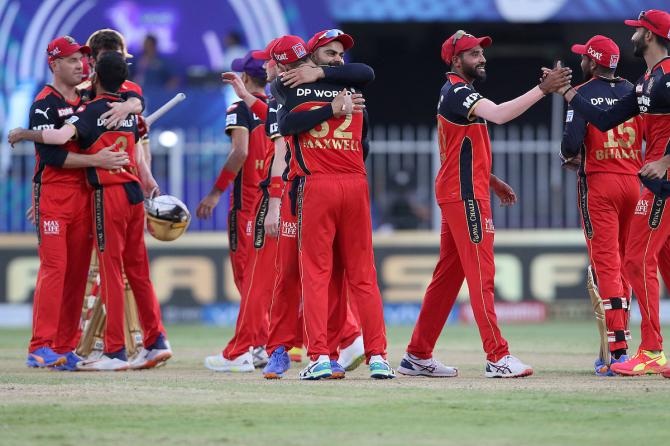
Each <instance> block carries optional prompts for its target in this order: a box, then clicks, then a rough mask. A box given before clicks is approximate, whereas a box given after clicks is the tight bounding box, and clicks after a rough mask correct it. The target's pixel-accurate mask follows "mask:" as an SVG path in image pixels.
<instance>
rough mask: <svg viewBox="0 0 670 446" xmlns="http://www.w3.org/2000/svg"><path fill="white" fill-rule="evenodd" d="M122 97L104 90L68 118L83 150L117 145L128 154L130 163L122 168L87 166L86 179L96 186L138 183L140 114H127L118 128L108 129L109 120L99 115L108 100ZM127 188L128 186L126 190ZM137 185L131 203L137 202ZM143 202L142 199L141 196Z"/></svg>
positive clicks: (88, 150) (106, 109) (105, 109)
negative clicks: (136, 157) (136, 147)
mask: <svg viewBox="0 0 670 446" xmlns="http://www.w3.org/2000/svg"><path fill="white" fill-rule="evenodd" d="M121 100H122V99H121V96H119V95H117V94H110V93H105V94H102V95H98V96H96V98H95V99H93V100H92V101H90V102H88V103H86V104H85V105H82V106H81V107H79V109H78V110H77V113H76V114H75V115H74V116H72V117H71V118H70V119H68V120H67V121H66V123H67V124H70V125H72V126H74V128H75V129H76V132H77V133H76V136H75V139H76V140H77V145H78V146H79V148H80V150H82V151H86V152H88V153H97V152H99V151H100V150H102V149H104V148H105V147H110V146H116V149H114V150H115V151H123V152H127V153H128V157H129V160H130V163H129V164H128V165H127V166H124V167H122V168H120V169H114V170H107V169H101V168H97V167H88V168H87V169H86V178H87V180H88V182H89V183H90V184H91V186H93V187H94V188H99V187H102V186H109V185H114V184H127V183H135V184H136V185H139V182H140V179H139V176H138V170H137V163H136V161H135V143H136V142H137V139H138V132H137V116H136V115H128V117H127V118H126V119H125V120H123V121H122V122H121V125H120V127H119V128H118V129H107V127H106V125H107V120H106V119H102V118H101V117H100V116H101V115H102V114H103V113H105V112H106V111H108V110H109V107H108V106H107V104H108V103H109V102H120V101H121ZM127 190H128V189H127ZM137 190H138V189H137V188H135V187H134V188H133V192H132V194H131V192H129V199H130V200H131V202H136V201H137V200H138V199H139V197H137V195H136V191H137ZM140 201H141V199H140Z"/></svg>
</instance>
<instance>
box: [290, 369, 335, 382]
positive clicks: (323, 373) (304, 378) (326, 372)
mask: <svg viewBox="0 0 670 446" xmlns="http://www.w3.org/2000/svg"><path fill="white" fill-rule="evenodd" d="M331 376H333V372H332V371H330V370H323V371H321V372H317V373H315V374H311V375H308V376H299V377H298V378H300V379H301V380H302V381H318V380H320V379H328V378H330V377H331Z"/></svg>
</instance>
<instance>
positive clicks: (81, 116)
mask: <svg viewBox="0 0 670 446" xmlns="http://www.w3.org/2000/svg"><path fill="white" fill-rule="evenodd" d="M65 124H68V125H71V126H73V127H74V128H75V131H76V132H75V135H74V137H73V139H76V140H78V141H79V148H80V149H82V150H86V149H88V148H89V147H90V146H91V144H92V143H93V141H91V135H92V134H93V130H94V128H95V126H96V125H97V117H96V116H94V115H93V113H92V110H91V109H90V108H89V107H86V106H85V105H82V106H81V107H79V108H78V109H77V112H76V113H75V114H74V115H72V116H70V118H69V119H67V120H66V121H65Z"/></svg>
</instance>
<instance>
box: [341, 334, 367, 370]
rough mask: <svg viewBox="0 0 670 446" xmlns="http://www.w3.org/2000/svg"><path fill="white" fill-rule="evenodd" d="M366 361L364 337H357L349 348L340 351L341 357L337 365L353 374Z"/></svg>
mask: <svg viewBox="0 0 670 446" xmlns="http://www.w3.org/2000/svg"><path fill="white" fill-rule="evenodd" d="M363 361H365V347H364V346H363V336H359V337H357V338H356V339H355V340H354V342H352V343H351V345H350V346H349V347H345V348H343V349H341V350H340V356H339V358H337V363H338V364H339V365H341V366H342V367H344V370H346V371H347V372H351V371H352V370H356V368H357V367H358V366H359V365H361V364H362V363H363Z"/></svg>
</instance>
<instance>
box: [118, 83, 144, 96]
mask: <svg viewBox="0 0 670 446" xmlns="http://www.w3.org/2000/svg"><path fill="white" fill-rule="evenodd" d="M119 91H121V92H123V91H132V92H135V93H137V94H139V95H140V96H142V87H140V86H139V84H136V83H135V82H133V81H130V80H127V81H125V82H124V83H123V84H121V88H120V89H119Z"/></svg>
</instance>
